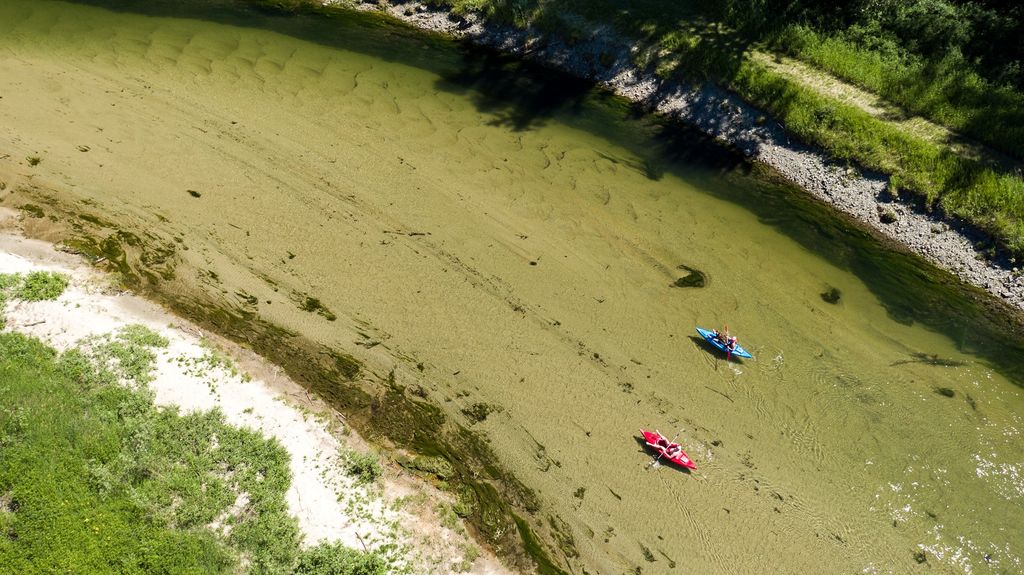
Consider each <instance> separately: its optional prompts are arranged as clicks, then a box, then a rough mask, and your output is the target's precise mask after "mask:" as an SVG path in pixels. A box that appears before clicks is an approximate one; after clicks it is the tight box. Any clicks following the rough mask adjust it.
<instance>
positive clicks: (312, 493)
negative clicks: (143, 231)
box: [0, 208, 510, 575]
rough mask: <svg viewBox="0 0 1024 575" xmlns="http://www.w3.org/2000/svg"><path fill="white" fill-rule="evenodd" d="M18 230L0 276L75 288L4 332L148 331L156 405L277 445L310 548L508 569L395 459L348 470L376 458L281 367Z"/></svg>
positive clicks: (393, 567)
mask: <svg viewBox="0 0 1024 575" xmlns="http://www.w3.org/2000/svg"><path fill="white" fill-rule="evenodd" d="M17 228H18V226H17V213H16V212H14V211H12V210H8V209H4V208H0V229H3V231H0V274H30V273H33V272H38V271H45V272H49V273H58V274H63V275H65V276H66V277H68V278H70V282H69V285H68V288H67V289H66V290H65V292H64V293H63V294H62V295H61V296H60V297H59V298H57V299H56V301H39V302H23V301H18V302H10V303H9V305H6V306H0V319H3V320H6V321H5V322H4V323H5V324H6V325H5V329H6V330H7V331H11V332H15V333H19V334H23V335H26V336H30V337H33V338H38V339H39V340H40V341H42V342H44V343H46V344H47V345H49V346H51V347H53V348H54V349H56V350H57V351H58V352H64V351H66V350H69V349H73V348H75V347H76V346H78V345H80V344H81V342H83V341H88V339H89V338H93V339H95V338H103V337H108V334H113V333H116V332H118V331H120V330H123V329H125V328H126V327H127V326H145V328H147V329H150V330H152V331H153V333H156V334H159V335H160V336H161V337H164V338H166V340H167V341H168V345H167V346H166V348H165V349H163V350H161V352H160V354H159V357H158V358H157V360H156V363H155V366H154V371H153V373H152V374H150V376H151V377H152V380H151V381H150V382H149V383H148V387H149V389H150V390H152V392H153V393H154V395H155V402H156V404H157V405H158V406H160V408H161V409H167V408H171V409H180V411H181V413H183V414H195V413H206V412H210V411H211V410H217V411H219V412H220V413H222V414H223V416H224V418H225V420H226V421H227V422H228V423H229V424H230V425H234V426H237V427H240V428H247V429H252V430H256V431H257V432H259V433H260V434H261V435H263V436H264V437H268V438H273V439H275V440H276V441H278V442H279V443H280V445H281V446H282V447H284V449H285V450H286V451H287V452H288V455H289V458H290V463H289V468H290V471H291V475H292V479H291V486H290V487H289V489H288V491H287V496H286V500H287V505H288V512H289V514H290V515H291V516H292V517H294V518H295V519H296V520H297V522H298V526H299V529H300V532H301V537H302V545H303V547H304V548H309V547H313V546H315V545H317V544H321V543H336V542H340V543H342V544H344V545H345V546H347V547H349V548H351V549H358V550H363V551H366V552H376V553H378V554H380V556H381V557H385V558H387V561H388V565H389V567H388V569H389V572H397V573H417V574H419V573H423V574H428V573H436V574H438V575H440V574H447V573H453V572H459V573H471V574H480V575H499V574H501V575H504V574H508V573H510V572H509V571H508V570H507V569H506V568H504V567H503V566H502V565H501V564H500V563H499V562H498V560H497V558H496V557H494V555H493V554H491V553H490V552H489V551H487V550H481V549H480V548H479V547H477V546H476V544H475V543H474V542H473V541H472V539H471V538H470V537H469V535H468V533H467V531H466V529H465V526H464V525H463V524H462V521H461V520H460V519H458V518H457V517H456V516H455V515H454V514H453V512H452V511H451V508H452V505H453V503H454V500H453V499H452V498H451V497H450V496H447V495H445V494H443V493H442V492H440V491H439V490H438V489H436V488H435V487H434V486H431V485H429V484H427V483H426V482H424V481H423V480H421V479H416V478H414V477H412V476H411V475H410V474H409V473H407V472H404V471H403V470H402V468H401V467H399V466H398V465H396V464H395V463H394V460H393V459H391V458H388V457H386V458H384V459H383V463H382V465H383V468H384V470H385V471H384V472H383V474H382V476H381V477H379V478H374V479H373V480H372V481H364V480H360V478H359V477H357V476H353V475H352V474H351V473H350V472H348V471H346V463H345V461H346V457H347V454H350V453H367V452H370V455H369V457H374V458H376V457H378V455H377V454H376V453H374V452H373V451H372V449H371V448H370V446H369V445H368V444H367V443H366V441H364V440H363V438H361V437H360V436H359V435H358V434H357V433H355V432H354V431H353V430H352V429H351V428H350V427H349V426H348V424H347V423H346V422H345V420H344V417H343V416H341V415H340V414H338V413H337V412H335V411H333V410H332V409H331V408H330V407H329V406H328V405H327V404H326V403H324V401H323V400H321V399H319V398H317V397H316V396H314V395H311V394H310V393H309V392H308V391H307V390H306V389H304V388H303V387H301V386H300V385H298V384H297V383H295V382H294V381H292V380H291V379H289V378H288V376H287V375H286V374H284V373H283V371H282V370H281V368H279V367H277V366H275V365H271V364H269V363H268V362H267V361H266V360H264V359H262V358H260V357H259V356H257V355H256V354H254V353H253V352H251V351H249V350H245V349H243V348H241V347H239V346H237V345H234V344H232V343H231V342H229V341H227V340H224V339H222V338H220V337H218V336H217V335H216V334H213V333H210V332H208V331H206V330H203V329H201V328H199V327H198V326H196V325H194V324H192V323H190V322H188V321H187V320H184V319H183V318H180V317H176V316H174V315H172V314H169V313H167V312H166V311H165V310H164V309H161V308H160V307H159V306H157V305H155V304H153V303H151V302H150V301H147V300H145V299H142V298H140V297H138V296H135V295H131V294H128V293H124V292H122V291H121V290H120V289H118V288H117V287H116V286H117V282H118V279H117V278H115V277H112V276H111V275H109V274H104V273H100V272H98V271H97V270H96V269H95V268H93V267H91V266H89V265H87V264H86V263H85V262H84V261H82V260H81V258H78V257H75V256H71V255H68V254H66V253H61V252H59V251H56V250H55V249H54V247H53V246H52V245H50V244H48V243H46V242H42V241H38V240H31V239H26V238H24V237H21V236H20V235H19V234H18V233H17V231H16V230H17ZM3 307H6V310H5V309H3ZM247 502H248V500H247V498H246V497H245V496H244V494H243V495H240V496H239V500H238V502H237V503H236V504H235V506H234V507H232V509H231V511H230V513H228V514H226V515H225V516H224V517H221V518H220V519H218V521H217V522H215V524H212V525H211V526H210V529H211V530H212V531H214V532H216V533H218V534H219V535H220V536H223V537H227V535H228V534H229V533H230V532H231V529H232V526H234V525H235V523H236V522H237V520H238V518H240V517H246V516H249V515H251V514H255V513H256V510H254V509H251V508H250V507H249V506H248V503H247ZM108 539H109V536H108Z"/></svg>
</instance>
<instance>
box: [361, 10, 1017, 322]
mask: <svg viewBox="0 0 1024 575" xmlns="http://www.w3.org/2000/svg"><path fill="white" fill-rule="evenodd" d="M360 8H361V9H364V10H381V9H384V10H386V11H387V12H388V13H389V14H391V15H392V16H394V17H395V18H398V19H400V20H403V21H405V22H407V23H409V24H412V25H414V26H416V27H419V28H422V29H425V30H430V31H434V32H439V33H442V34H447V35H450V36H454V37H458V38H463V39H466V40H468V41H470V42H473V43H475V44H478V45H482V46H487V47H490V48H494V49H498V50H501V51H504V52H507V53H511V54H516V55H519V56H522V57H524V58H528V59H530V60H534V61H537V62H540V63H543V64H546V65H549V66H552V67H555V68H557V69H560V70H563V71H565V72H568V73H570V74H573V75H576V76H579V77H582V78H587V79H589V80H593V81H596V82H598V83H599V84H601V85H602V86H604V87H606V88H608V89H609V90H611V91H613V92H615V93H616V94H618V95H620V96H623V97H625V98H628V99H629V100H632V101H634V102H639V103H643V104H644V105H646V106H648V107H649V108H650V109H656V110H657V111H659V112H661V113H663V114H666V115H667V116H670V117H672V118H676V119H678V120H680V121H682V122H685V123H687V124H690V125H693V126H695V127H697V128H698V129H700V130H701V131H703V132H705V133H706V134H708V135H710V136H712V137H714V138H717V139H719V140H722V141H724V142H726V143H728V144H730V145H731V146H733V147H735V148H736V149H737V150H739V151H740V152H742V153H743V154H744V155H746V156H747V157H748V158H750V159H753V160H756V161H759V162H763V163H764V164H767V165H768V166H771V167H772V168H774V169H775V170H776V171H778V172H779V173H780V174H781V175H782V176H783V177H785V178H787V179H788V180H790V181H792V182H793V183H794V184H796V185H798V186H800V187H801V188H803V189H805V190H807V191H808V192H809V193H811V194H812V195H814V196H815V197H817V198H819V199H820V200H822V201H825V202H828V203H829V204H831V205H833V206H835V207H836V208H838V209H840V210H842V211H843V212H845V213H847V214H849V215H851V216H853V217H854V218H856V219H857V220H859V221H861V222H863V223H864V224H865V225H867V226H870V227H871V228H873V229H875V230H877V231H878V232H880V233H881V234H882V235H884V236H886V237H888V238H891V239H893V240H895V241H897V242H898V243H900V244H901V245H904V246H906V247H907V248H908V249H909V250H911V251H912V252H914V253H917V254H919V255H921V256H922V257H924V258H925V259H927V260H929V261H931V262H932V263H934V264H936V265H938V266H939V267H942V268H944V269H946V270H949V271H950V272H952V273H954V274H956V275H957V276H958V277H960V278H961V279H962V280H963V281H965V282H967V283H970V284H972V285H975V286H977V287H979V288H981V289H984V290H986V291H988V292H989V293H991V294H992V295H994V296H996V297H997V298H999V299H1001V300H1002V301H1004V302H1006V303H1008V304H1009V305H1011V306H1013V307H1016V308H1018V309H1020V310H1024V264H1015V263H1013V262H1011V261H1008V260H1005V259H1002V260H995V261H990V260H988V259H986V258H984V257H982V255H981V254H980V252H979V251H978V250H976V249H975V248H974V246H975V245H976V244H978V242H979V241H983V240H984V239H985V238H984V236H983V235H981V234H979V233H977V232H976V231H974V230H972V229H969V228H967V227H966V226H964V225H962V224H961V223H960V222H957V221H952V220H948V219H944V218H943V216H942V215H941V214H934V213H933V214H925V213H922V212H921V211H919V210H917V209H915V207H914V206H913V205H912V204H911V203H909V202H905V201H903V200H901V199H900V198H898V197H893V196H892V195H891V194H890V193H889V189H888V178H887V177H886V176H884V175H882V174H878V173H863V172H861V173H853V172H851V171H849V170H848V169H847V168H846V167H845V166H838V165H835V164H833V163H831V162H830V161H829V159H828V158H827V157H826V156H825V155H824V154H823V153H821V152H820V151H818V150H815V149H813V148H811V147H808V146H805V145H802V144H800V143H798V142H795V141H791V140H790V139H789V138H788V137H787V135H786V133H785V131H784V130H783V129H782V127H781V126H780V125H779V124H778V123H777V122H773V121H771V120H770V119H768V120H767V121H766V114H765V113H764V112H762V111H761V110H758V109H756V108H754V107H752V106H750V105H749V104H746V103H745V102H744V101H743V100H741V99H740V98H739V97H737V96H736V95H735V94H732V93H730V92H728V91H726V90H723V89H721V88H719V87H717V86H714V85H700V86H696V85H684V84H679V83H673V82H664V81H662V80H660V79H659V78H657V77H655V76H654V75H652V74H646V73H644V72H643V71H641V70H640V69H638V68H637V67H636V66H634V65H633V60H632V58H631V57H630V56H631V50H633V49H634V48H631V47H630V43H629V42H627V41H626V40H624V39H623V38H621V37H618V36H617V35H616V34H615V33H614V32H612V31H611V30H609V29H607V28H605V27H595V28H594V29H593V34H592V36H591V38H590V39H589V40H581V41H577V42H575V43H574V44H573V45H572V46H569V45H568V44H567V43H565V42H563V41H562V40H560V39H558V38H551V37H542V36H541V33H540V32H537V31H532V30H527V31H523V30H515V29H508V28H503V27H497V26H493V25H490V24H484V23H481V22H480V21H479V20H478V19H476V18H474V17H472V16H470V17H469V18H462V17H459V16H455V15H451V14H449V13H447V12H443V11H437V10H433V9H430V8H428V7H427V6H424V5H423V4H421V3H419V2H398V1H394V0H392V1H390V2H384V3H381V4H376V3H374V4H369V3H365V4H361V5H360ZM1014 266H1018V267H1014Z"/></svg>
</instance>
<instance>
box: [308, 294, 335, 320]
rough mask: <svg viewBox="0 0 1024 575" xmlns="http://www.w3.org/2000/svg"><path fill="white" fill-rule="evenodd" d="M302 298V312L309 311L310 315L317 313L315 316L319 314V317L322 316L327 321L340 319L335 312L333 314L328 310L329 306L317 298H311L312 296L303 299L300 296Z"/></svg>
mask: <svg viewBox="0 0 1024 575" xmlns="http://www.w3.org/2000/svg"><path fill="white" fill-rule="evenodd" d="M300 298H302V299H301V300H300V302H299V309H301V310H302V311H308V312H310V313H315V314H317V315H319V316H322V317H323V318H324V319H326V320H327V321H334V320H336V319H338V316H336V315H334V312H332V311H331V310H329V309H327V306H325V305H324V304H323V302H321V301H320V300H318V299H316V298H315V297H310V296H305V297H302V296H300Z"/></svg>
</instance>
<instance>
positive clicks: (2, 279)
mask: <svg viewBox="0 0 1024 575" xmlns="http://www.w3.org/2000/svg"><path fill="white" fill-rule="evenodd" d="M19 285H21V274H0V293H10V292H12V291H13V290H14V288H16V287H18V286H19Z"/></svg>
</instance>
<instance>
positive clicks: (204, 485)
mask: <svg viewBox="0 0 1024 575" xmlns="http://www.w3.org/2000/svg"><path fill="white" fill-rule="evenodd" d="M164 345H166V340H163V338H161V337H160V336H159V335H157V334H155V333H154V332H152V331H150V330H148V329H146V328H143V327H141V326H129V327H128V328H125V329H124V330H122V331H120V332H119V333H118V334H116V335H112V336H107V337H102V338H94V339H93V340H90V341H89V342H87V343H86V344H85V345H84V346H83V347H82V348H80V349H77V350H74V351H70V352H67V353H65V354H63V355H58V354H57V353H56V352H54V351H53V350H52V349H50V348H48V347H46V346H45V345H43V344H42V343H40V342H38V341H36V340H33V339H30V338H26V337H24V336H21V335H18V334H12V333H3V334H0V566H3V568H4V569H6V570H7V571H6V572H11V573H20V574H26V575H31V574H35V573H65V572H68V573H139V574H143V573H171V574H190V573H195V574H200V573H235V572H239V571H238V570H239V569H240V568H241V567H240V566H246V567H245V568H244V569H242V570H241V572H248V573H257V574H263V573H267V574H271V573H274V574H277V573H280V574H286V573H309V574H314V573H340V574H364V573H365V574H373V575H376V574H378V573H381V574H382V573H384V572H386V571H385V568H384V567H383V565H384V563H383V559H382V558H380V557H379V556H377V555H373V554H370V555H367V554H363V553H361V552H355V551H352V550H349V549H345V548H343V547H340V546H337V545H334V546H331V545H321V546H319V547H315V548H313V549H311V550H308V551H305V552H301V551H300V549H299V531H298V527H297V525H296V522H295V520H294V519H293V518H291V517H290V516H289V515H288V514H287V506H286V503H285V498H284V495H285V492H286V491H287V489H288V487H289V484H290V473H289V470H288V455H287V453H286V452H285V451H284V449H283V448H282V447H281V446H280V445H279V444H278V443H277V442H276V441H275V440H269V439H266V438H264V437H262V436H260V435H259V434H258V433H256V432H254V431H252V430H248V429H238V428H234V427H231V426H229V425H227V424H225V422H224V419H223V417H222V415H221V414H220V413H219V412H217V411H213V412H208V413H192V414H187V415H181V414H179V413H178V412H177V410H175V409H158V408H156V407H155V406H154V404H153V401H152V399H153V396H152V393H151V392H150V391H149V390H148V388H147V387H146V385H145V384H146V382H147V381H149V379H150V378H151V377H152V375H151V373H150V369H151V368H152V365H153V361H154V359H155V356H154V348H159V347H160V346H164ZM118 382H130V383H132V385H128V386H126V385H121V384H119V383H118ZM240 494H244V498H242V499H239V495H240ZM236 501H244V502H245V503H244V505H243V506H242V507H241V509H234V508H233V506H234V505H235V504H236ZM214 522H218V523H220V524H222V525H230V533H228V534H224V533H223V532H218V531H216V530H213V529H210V528H209V527H208V526H209V525H210V524H212V523H214ZM317 565H334V566H336V567H337V568H338V570H335V571H323V570H320V571H318V570H316V566H317Z"/></svg>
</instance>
